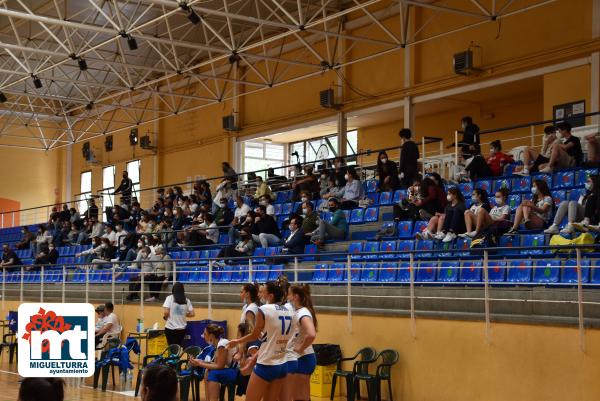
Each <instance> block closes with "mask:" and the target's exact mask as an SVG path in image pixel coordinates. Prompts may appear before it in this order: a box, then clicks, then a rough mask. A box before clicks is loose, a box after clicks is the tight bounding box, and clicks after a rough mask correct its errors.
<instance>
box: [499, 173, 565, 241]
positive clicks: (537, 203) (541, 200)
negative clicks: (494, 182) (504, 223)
mask: <svg viewBox="0 0 600 401" xmlns="http://www.w3.org/2000/svg"><path fill="white" fill-rule="evenodd" d="M531 193H532V195H533V199H532V200H524V201H523V202H521V204H520V205H519V207H518V208H517V211H516V213H515V220H514V223H513V226H512V228H511V229H510V230H509V231H508V232H507V233H506V234H507V235H515V234H518V233H519V226H520V225H521V224H525V227H526V228H527V229H528V230H539V229H541V228H544V226H545V225H546V224H547V223H548V222H549V221H550V217H552V211H553V210H554V199H552V195H551V194H550V189H549V188H548V184H546V181H544V180H535V181H534V182H533V184H532V186H531Z"/></svg>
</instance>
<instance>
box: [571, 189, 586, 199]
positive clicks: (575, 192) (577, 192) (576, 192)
mask: <svg viewBox="0 0 600 401" xmlns="http://www.w3.org/2000/svg"><path fill="white" fill-rule="evenodd" d="M583 195H585V188H577V189H572V190H571V191H569V200H572V201H578V200H579V198H581V197H582V196H583Z"/></svg>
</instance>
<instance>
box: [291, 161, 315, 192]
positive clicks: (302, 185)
mask: <svg viewBox="0 0 600 401" xmlns="http://www.w3.org/2000/svg"><path fill="white" fill-rule="evenodd" d="M313 170H314V169H313V166H311V165H306V166H304V176H303V177H297V178H296V180H295V181H294V183H293V184H292V188H293V190H294V199H295V200H298V198H299V195H300V193H301V192H302V191H307V192H310V193H311V195H312V198H313V199H318V197H319V192H320V191H321V187H320V186H319V178H318V177H317V176H316V175H314V174H313Z"/></svg>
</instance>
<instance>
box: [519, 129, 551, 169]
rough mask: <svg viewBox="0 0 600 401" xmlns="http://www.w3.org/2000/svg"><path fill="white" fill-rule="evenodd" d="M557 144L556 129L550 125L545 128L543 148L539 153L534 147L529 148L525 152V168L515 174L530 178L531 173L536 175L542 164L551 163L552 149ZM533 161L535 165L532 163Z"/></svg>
mask: <svg viewBox="0 0 600 401" xmlns="http://www.w3.org/2000/svg"><path fill="white" fill-rule="evenodd" d="M555 144H556V127H555V126H553V125H549V126H547V127H545V128H544V136H543V137H542V148H541V150H540V151H539V152H538V151H537V150H536V149H535V148H534V147H532V146H527V147H525V149H524V150H523V167H522V168H521V167H518V168H517V169H515V174H517V175H523V176H528V175H529V174H530V173H536V172H538V170H539V167H540V166H541V165H542V164H546V163H548V162H549V161H550V156H551V155H552V148H553V147H554V145H555ZM532 161H533V164H531V162H532Z"/></svg>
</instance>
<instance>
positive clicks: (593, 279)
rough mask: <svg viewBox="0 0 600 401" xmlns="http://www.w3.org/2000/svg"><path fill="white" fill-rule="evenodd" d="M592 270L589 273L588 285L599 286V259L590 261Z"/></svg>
mask: <svg viewBox="0 0 600 401" xmlns="http://www.w3.org/2000/svg"><path fill="white" fill-rule="evenodd" d="M591 265H592V269H591V272H590V283H592V284H600V259H594V260H592V263H591Z"/></svg>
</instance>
